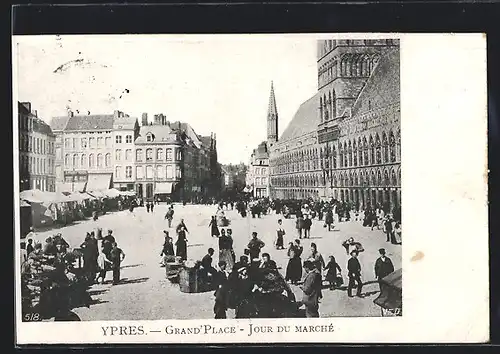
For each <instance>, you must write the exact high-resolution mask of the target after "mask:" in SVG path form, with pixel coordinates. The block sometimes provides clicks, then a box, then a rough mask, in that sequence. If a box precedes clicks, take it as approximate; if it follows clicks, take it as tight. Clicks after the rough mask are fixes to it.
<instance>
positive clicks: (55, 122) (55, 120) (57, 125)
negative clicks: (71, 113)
mask: <svg viewBox="0 0 500 354" xmlns="http://www.w3.org/2000/svg"><path fill="white" fill-rule="evenodd" d="M68 120H69V117H64V116H63V117H52V120H51V121H50V123H49V124H50V127H51V128H52V131H57V130H64V128H65V127H66V124H67V123H68Z"/></svg>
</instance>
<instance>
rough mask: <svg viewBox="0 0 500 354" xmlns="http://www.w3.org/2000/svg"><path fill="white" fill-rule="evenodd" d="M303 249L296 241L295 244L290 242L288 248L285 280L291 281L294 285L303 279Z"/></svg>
mask: <svg viewBox="0 0 500 354" xmlns="http://www.w3.org/2000/svg"><path fill="white" fill-rule="evenodd" d="M302 251H303V247H302V246H301V245H300V241H299V240H295V244H292V243H291V242H290V244H289V248H288V257H290V259H289V260H288V265H287V267H286V275H285V280H287V281H290V282H291V283H292V284H297V283H298V282H299V281H300V280H301V279H302V260H301V259H300V256H301V255H302Z"/></svg>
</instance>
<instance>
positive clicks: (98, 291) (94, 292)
mask: <svg viewBox="0 0 500 354" xmlns="http://www.w3.org/2000/svg"><path fill="white" fill-rule="evenodd" d="M108 291H109V290H108V289H94V290H88V291H87V293H88V294H89V295H90V296H94V295H102V294H104V293H107V292H108Z"/></svg>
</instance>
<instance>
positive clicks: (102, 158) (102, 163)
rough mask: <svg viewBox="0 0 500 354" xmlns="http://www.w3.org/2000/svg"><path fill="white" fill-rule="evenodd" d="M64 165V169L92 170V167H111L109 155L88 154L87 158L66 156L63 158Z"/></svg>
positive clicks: (74, 155) (83, 155) (85, 156)
mask: <svg viewBox="0 0 500 354" xmlns="http://www.w3.org/2000/svg"><path fill="white" fill-rule="evenodd" d="M64 165H65V167H66V168H68V167H70V168H71V167H73V168H85V167H88V168H93V167H97V168H99V167H110V166H111V154H110V153H107V154H105V155H104V154H97V155H94V154H89V155H88V157H87V155H85V154H82V155H79V154H73V155H72V156H71V154H66V155H65V156H64Z"/></svg>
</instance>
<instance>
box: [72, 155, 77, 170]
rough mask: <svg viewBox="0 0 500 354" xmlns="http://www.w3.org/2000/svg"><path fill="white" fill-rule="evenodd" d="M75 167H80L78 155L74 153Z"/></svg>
mask: <svg viewBox="0 0 500 354" xmlns="http://www.w3.org/2000/svg"><path fill="white" fill-rule="evenodd" d="M73 167H78V155H77V154H74V155H73Z"/></svg>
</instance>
